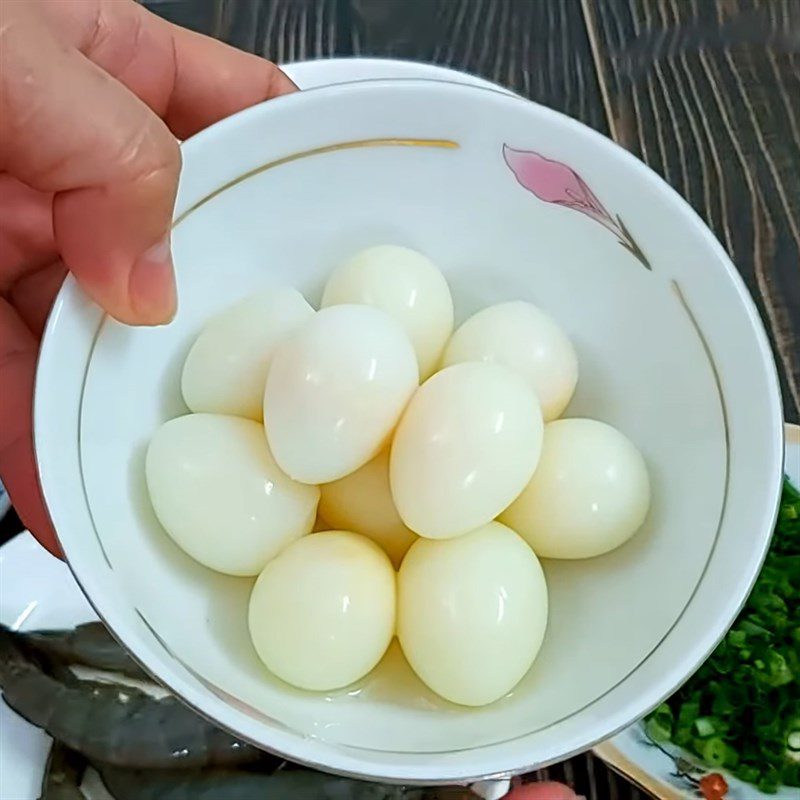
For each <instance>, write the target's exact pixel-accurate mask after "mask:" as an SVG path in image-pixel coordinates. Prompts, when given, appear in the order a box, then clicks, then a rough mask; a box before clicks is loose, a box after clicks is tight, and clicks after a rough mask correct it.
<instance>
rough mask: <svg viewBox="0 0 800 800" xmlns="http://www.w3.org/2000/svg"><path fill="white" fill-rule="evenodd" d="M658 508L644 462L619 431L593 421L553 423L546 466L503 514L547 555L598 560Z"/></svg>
mask: <svg viewBox="0 0 800 800" xmlns="http://www.w3.org/2000/svg"><path fill="white" fill-rule="evenodd" d="M649 506H650V481H649V478H648V475H647V467H646V465H645V462H644V459H643V458H642V455H641V454H640V453H639V451H638V450H637V449H636V447H635V446H634V445H633V443H632V442H631V441H630V440H629V439H628V438H627V437H626V436H624V435H623V434H622V433H620V432H619V431H618V430H617V429H616V428H613V427H611V425H606V424H605V423H603V422H597V421H595V420H592V419H562V420H556V421H555V422H551V423H549V424H548V425H546V426H545V430H544V442H543V444H542V457H541V460H540V461H539V467H538V469H537V470H536V474H535V475H534V476H533V478H532V479H531V481H530V483H529V484H528V485H527V486H526V487H525V490H524V491H523V492H522V494H521V495H520V496H519V497H518V498H517V500H515V501H514V503H512V505H511V506H510V507H509V508H508V509H507V510H506V511H504V512H503V513H502V514H501V515H500V521H501V522H504V523H505V524H506V525H509V526H510V527H512V528H513V529H514V530H515V531H517V532H518V533H519V534H520V535H521V536H523V537H524V538H525V539H526V540H527V542H528V544H530V546H531V547H532V548H533V549H534V550H535V551H536V553H537V554H538V555H539V556H541V557H544V558H590V557H592V556H597V555H600V554H601V553H607V552H608V551H610V550H613V549H614V548H616V547H619V546H620V545H621V544H623V543H624V542H626V541H627V540H628V539H630V537H631V536H633V534H634V533H636V531H637V530H638V529H639V528H640V527H641V525H642V523H643V522H644V520H645V517H646V516H647V511H648V508H649Z"/></svg>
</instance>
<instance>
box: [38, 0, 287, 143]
mask: <svg viewBox="0 0 800 800" xmlns="http://www.w3.org/2000/svg"><path fill="white" fill-rule="evenodd" d="M46 13H47V14H48V16H49V18H50V20H51V22H52V23H53V24H54V25H55V26H56V27H57V28H58V30H59V31H60V32H61V33H62V34H63V35H66V36H67V38H68V39H69V41H70V42H71V43H72V44H73V46H74V47H76V48H77V49H79V50H80V51H81V52H82V53H83V54H84V55H86V56H87V57H88V58H89V59H90V60H91V61H93V62H94V63H95V64H97V65H98V66H99V67H101V68H102V69H104V70H105V71H106V72H108V73H109V74H110V75H112V76H113V77H115V78H116V79H117V80H119V81H120V82H121V83H123V84H124V85H125V86H127V87H128V89H130V90H131V91H132V92H133V93H134V94H136V95H137V96H138V97H139V98H140V99H142V100H143V101H144V102H145V103H147V105H149V106H150V108H152V109H153V111H155V112H156V113H157V114H158V115H159V116H160V117H162V118H163V119H164V121H165V122H166V123H167V125H168V126H169V127H170V129H171V130H172V132H173V133H174V134H175V135H176V136H177V137H179V138H181V139H183V138H186V137H188V136H190V135H192V134H193V133H196V132H197V131H199V130H202V129H203V128H206V127H208V126H209V125H211V124H212V123H214V122H217V121H218V120H220V119H223V118H224V117H227V116H229V115H231V114H233V113H235V112H237V111H241V110H242V109H244V108H248V107H249V106H252V105H255V104H256V103H260V102H262V101H264V100H269V99H271V98H273V97H277V96H279V95H282V94H287V93H289V92H293V91H295V90H296V88H297V87H296V86H295V85H294V84H293V83H292V81H291V80H289V78H288V77H287V76H286V75H285V74H284V73H283V72H282V71H281V70H280V69H279V68H278V67H276V66H275V64H273V63H271V62H269V61H266V60H265V59H263V58H259V57H258V56H255V55H253V54H252V53H245V52H243V51H241V50H237V49H235V48H233V47H230V46H229V45H226V44H224V43H222V42H219V41H217V40H215V39H211V38H209V37H207V36H203V35H201V34H199V33H195V32H193V31H189V30H186V29H185V28H181V27H178V26H177V25H173V24H171V23H169V22H166V21H165V20H163V19H161V18H159V17H157V16H156V15H155V14H153V13H151V12H149V11H147V9H145V8H143V7H142V6H140V5H138V4H136V3H134V2H121V0H73V2H70V3H49V4H47V6H46Z"/></svg>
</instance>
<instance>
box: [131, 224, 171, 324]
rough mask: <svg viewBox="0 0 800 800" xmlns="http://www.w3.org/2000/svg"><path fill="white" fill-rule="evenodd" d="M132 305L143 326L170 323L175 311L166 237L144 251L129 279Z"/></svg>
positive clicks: (132, 269)
mask: <svg viewBox="0 0 800 800" xmlns="http://www.w3.org/2000/svg"><path fill="white" fill-rule="evenodd" d="M128 289H129V292H130V299H131V306H132V307H133V310H134V312H135V313H136V315H137V317H138V319H139V322H140V323H141V324H143V325H159V324H165V323H167V322H171V321H172V319H173V317H174V316H175V312H176V310H177V292H176V288H175V271H174V269H173V265H172V252H171V249H170V240H169V236H165V237H164V238H163V239H161V240H160V241H159V242H157V243H156V244H154V245H153V246H152V247H150V248H148V249H147V250H145V252H144V253H142V255H141V256H139V258H138V259H136V261H135V262H134V264H133V267H132V268H131V274H130V278H129V286H128Z"/></svg>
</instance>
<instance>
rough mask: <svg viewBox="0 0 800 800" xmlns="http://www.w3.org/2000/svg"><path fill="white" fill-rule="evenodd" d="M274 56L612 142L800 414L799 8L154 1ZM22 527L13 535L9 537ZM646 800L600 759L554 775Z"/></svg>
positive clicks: (745, 2) (704, 1)
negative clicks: (690, 213) (749, 326)
mask: <svg viewBox="0 0 800 800" xmlns="http://www.w3.org/2000/svg"><path fill="white" fill-rule="evenodd" d="M144 2H145V4H146V5H148V6H150V7H151V8H152V9H153V10H154V11H156V12H157V13H160V14H162V15H163V16H165V17H167V18H169V19H171V20H173V21H175V22H178V23H180V24H182V25H186V26H187V27H191V28H194V29H196V30H200V31H202V32H204V33H207V34H210V35H213V36H216V37H218V38H220V39H224V40H225V41H228V42H230V43H231V44H234V45H236V46H237V47H240V48H242V49H245V50H250V51H252V52H256V53H259V54H262V55H264V56H266V57H268V58H270V59H272V60H274V61H279V62H290V61H296V60H301V59H308V58H327V57H332V56H352V55H356V56H366V55H370V56H391V57H399V58H408V59H415V60H419V61H428V62H435V63H437V64H444V65H447V66H451V67H455V68H456V69H461V70H465V71H468V72H473V73H476V74H479V75H483V76H484V77H486V78H489V79H490V80H493V81H495V82H497V83H500V84H503V85H504V86H507V87H509V88H510V89H513V90H514V91H516V92H518V93H520V94H522V95H525V96H526V97H529V98H531V99H533V100H536V101H537V102H540V103H543V104H545V105H548V106H551V107H552V108H556V109H559V110H561V111H564V112H566V113H567V114H569V115H571V116H573V117H576V118H577V119H579V120H582V121H583V122H585V123H586V124H588V125H591V126H592V127H593V128H596V129H597V130H599V131H601V132H602V133H604V134H606V135H607V136H609V137H611V138H612V139H614V140H615V141H617V142H619V143H620V144H621V145H623V146H624V147H626V148H627V149H629V150H630V151H631V152H633V153H635V154H636V155H637V156H639V157H640V158H641V159H642V160H643V161H645V162H646V163H647V164H649V165H650V166H651V167H652V168H653V169H655V170H656V171H657V172H659V173H660V174H661V175H663V176H664V177H665V178H666V180H667V181H669V183H671V184H672V185H673V186H674V187H675V188H676V189H677V190H678V191H679V192H680V193H681V194H682V195H683V196H684V197H685V198H686V199H687V200H688V201H689V202H690V203H691V204H692V205H693V206H694V208H695V209H696V210H697V211H698V212H699V213H700V215H701V216H702V217H703V218H704V219H705V220H706V221H707V222H708V224H709V225H710V226H711V228H712V230H713V231H714V232H715V233H716V235H717V237H718V238H719V240H720V241H721V242H722V244H723V245H724V246H725V248H726V249H727V250H728V252H729V253H730V255H731V257H732V258H733V260H734V262H735V263H736V265H737V267H738V268H739V270H740V271H741V273H742V275H743V276H744V279H745V281H746V282H747V285H748V286H749V288H750V291H751V293H752V294H753V297H754V298H755V299H756V302H757V304H758V307H759V310H760V312H761V316H762V318H763V319H764V322H765V325H766V327H767V330H768V332H769V335H770V338H771V341H772V345H773V349H774V352H775V355H776V360H777V362H778V367H779V371H780V373H781V382H782V389H783V399H784V404H785V415H786V419H787V420H789V421H793V422H798V421H800V0H144ZM12 525H13V523H11V522H9V521H8V520H7V521H6V523H5V525H4V526H0V535H1V534H2V533H3V531H2V528H5V530H6V535H8V532H9V529H10V527H11V526H12ZM542 777H550V778H553V779H556V780H565V781H567V782H568V783H571V784H572V785H573V786H574V787H575V788H576V789H577V790H578V791H579V792H580V793H582V794H585V795H586V796H587V797H589V798H591V799H592V800H618V799H619V800H641V799H642V798H643V797H644V795H643V794H642V793H641V792H639V791H638V790H637V789H635V788H634V787H632V786H630V784H628V783H627V782H625V781H624V780H622V779H621V778H618V777H616V776H615V775H613V773H611V772H610V771H609V770H608V769H607V768H606V767H605V766H604V765H603V764H602V763H601V762H599V761H597V760H596V759H594V758H593V757H592V756H591V755H588V754H587V755H585V756H582V757H579V758H575V759H572V760H571V761H569V762H566V763H564V764H561V765H558V766H557V767H553V768H551V769H549V770H544V771H542Z"/></svg>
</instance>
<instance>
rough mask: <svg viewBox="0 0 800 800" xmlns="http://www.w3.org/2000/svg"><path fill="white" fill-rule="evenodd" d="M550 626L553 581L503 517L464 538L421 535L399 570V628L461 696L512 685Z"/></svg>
mask: <svg viewBox="0 0 800 800" xmlns="http://www.w3.org/2000/svg"><path fill="white" fill-rule="evenodd" d="M546 627H547V585H546V584H545V578H544V573H543V572H542V568H541V566H540V564H539V561H538V560H537V558H536V556H535V555H534V554H533V552H532V551H531V549H530V547H528V545H527V544H525V542H524V541H523V540H522V539H521V538H520V537H519V536H518V535H517V534H516V533H514V531H512V530H510V529H509V528H507V527H506V526H505V525H501V524H500V523H498V522H490V523H489V524H488V525H485V526H483V527H482V528H479V529H478V530H475V531H472V532H471V533H468V534H466V535H465V536H460V537H458V538H457V539H448V540H445V541H434V540H431V539H419V540H418V541H417V542H416V543H415V544H413V545H412V546H411V549H410V550H409V551H408V555H406V557H405V559H404V561H403V565H402V567H401V568H400V573H399V575H398V596H397V636H398V638H399V640H400V645H401V646H402V648H403V653H404V654H405V656H406V658H407V659H408V662H409V664H411V667H412V668H413V670H414V671H415V672H416V673H417V675H418V676H419V677H420V678H421V679H422V680H423V681H424V682H425V683H426V684H427V685H428V686H429V687H430V688H431V689H432V690H433V691H434V692H436V693H437V694H439V695H441V696H442V697H444V698H445V699H447V700H450V701H452V702H454V703H461V704H463V705H468V706H480V705H485V704H487V703H492V702H494V701H495V700H498V699H499V698H501V697H503V696H504V695H505V694H507V693H508V692H510V691H511V690H512V689H513V688H514V686H516V685H517V683H518V682H519V681H520V679H521V678H522V677H523V676H524V675H525V673H526V672H527V671H528V669H529V668H530V666H531V664H532V663H533V660H534V658H536V655H537V653H538V652H539V648H540V647H541V644H542V640H543V638H544V633H545V628H546Z"/></svg>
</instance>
